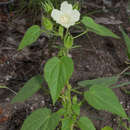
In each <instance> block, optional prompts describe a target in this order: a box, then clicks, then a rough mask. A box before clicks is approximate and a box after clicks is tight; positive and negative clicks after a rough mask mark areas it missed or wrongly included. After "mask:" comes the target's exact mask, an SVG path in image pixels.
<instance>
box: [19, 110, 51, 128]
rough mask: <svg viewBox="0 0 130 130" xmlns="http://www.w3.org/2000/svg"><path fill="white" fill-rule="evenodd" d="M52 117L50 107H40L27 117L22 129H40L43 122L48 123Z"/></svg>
mask: <svg viewBox="0 0 130 130" xmlns="http://www.w3.org/2000/svg"><path fill="white" fill-rule="evenodd" d="M50 117H51V111H50V110H49V109H47V108H41V109H38V110H36V111H34V112H32V114H31V115H29V116H28V117H27V119H26V120H25V121H24V123H23V126H22V128H21V130H39V129H40V127H41V126H42V125H43V124H46V122H47V121H48V120H49V119H50ZM42 130H44V129H42Z"/></svg>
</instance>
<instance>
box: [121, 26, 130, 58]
mask: <svg viewBox="0 0 130 130" xmlns="http://www.w3.org/2000/svg"><path fill="white" fill-rule="evenodd" d="M120 30H121V32H122V35H123V37H124V40H125V44H126V46H127V55H128V58H129V59H130V38H129V37H128V35H127V34H126V33H125V31H124V30H123V28H122V27H120Z"/></svg>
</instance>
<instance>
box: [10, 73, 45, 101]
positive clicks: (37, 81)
mask: <svg viewBox="0 0 130 130" xmlns="http://www.w3.org/2000/svg"><path fill="white" fill-rule="evenodd" d="M42 83H43V76H41V75H37V76H34V77H33V78H31V79H30V80H29V81H28V82H27V83H25V85H24V87H23V88H22V89H21V90H20V91H19V93H18V94H17V95H16V96H15V97H14V98H13V99H12V101H11V103H16V102H23V101H25V100H27V99H28V98H29V97H31V96H32V95H33V94H34V93H36V92H37V91H38V90H39V89H40V88H41V86H42Z"/></svg>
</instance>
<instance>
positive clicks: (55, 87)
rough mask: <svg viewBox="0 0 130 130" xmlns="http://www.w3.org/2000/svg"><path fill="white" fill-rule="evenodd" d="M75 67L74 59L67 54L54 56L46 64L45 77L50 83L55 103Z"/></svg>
mask: <svg viewBox="0 0 130 130" xmlns="http://www.w3.org/2000/svg"><path fill="white" fill-rule="evenodd" d="M73 69H74V68H73V61H72V59H71V58H69V57H67V56H63V57H61V58H58V57H53V58H51V59H49V60H48V61H47V63H46V64H45V67H44V77H45V79H46V81H47V83H48V86H49V89H50V93H51V96H52V100H53V104H55V102H56V100H57V99H58V97H59V95H60V92H61V90H62V88H64V86H65V85H66V84H67V81H68V80H69V79H70V77H71V75H72V72H73Z"/></svg>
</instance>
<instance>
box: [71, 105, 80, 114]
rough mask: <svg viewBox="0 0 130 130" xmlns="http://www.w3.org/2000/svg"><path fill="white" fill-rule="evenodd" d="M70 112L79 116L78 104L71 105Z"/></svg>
mask: <svg viewBox="0 0 130 130" xmlns="http://www.w3.org/2000/svg"><path fill="white" fill-rule="evenodd" d="M72 110H73V112H74V113H75V114H76V115H79V114H80V105H79V104H73V105H72Z"/></svg>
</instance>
